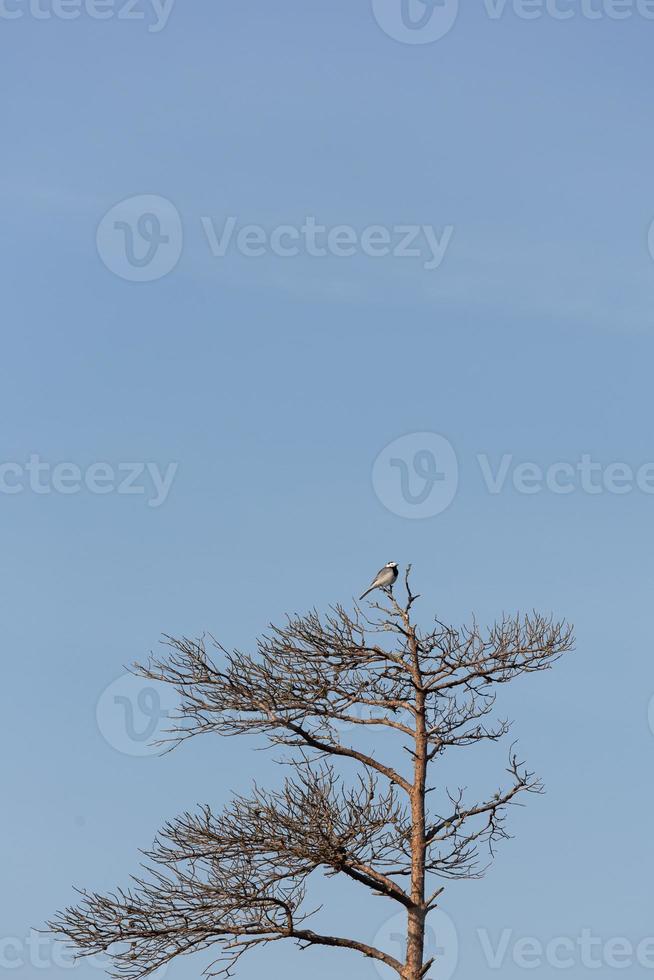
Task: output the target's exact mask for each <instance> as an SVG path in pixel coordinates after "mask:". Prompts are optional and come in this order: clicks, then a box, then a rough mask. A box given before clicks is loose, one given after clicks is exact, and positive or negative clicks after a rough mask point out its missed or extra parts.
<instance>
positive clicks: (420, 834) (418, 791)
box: [403, 635, 427, 980]
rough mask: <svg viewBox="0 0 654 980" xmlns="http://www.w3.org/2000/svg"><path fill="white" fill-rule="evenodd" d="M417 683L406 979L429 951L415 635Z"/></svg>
mask: <svg viewBox="0 0 654 980" xmlns="http://www.w3.org/2000/svg"><path fill="white" fill-rule="evenodd" d="M410 642H411V647H412V654H413V668H414V680H415V682H416V700H415V707H416V737H415V747H414V752H415V758H414V778H413V787H412V790H411V815H412V824H413V826H412V834H411V900H412V901H413V903H414V908H413V909H410V910H409V921H408V934H407V953H406V972H405V977H404V978H403V980H422V975H423V973H422V971H423V964H424V949H425V918H426V910H425V853H426V843H425V795H426V794H425V788H426V780H427V732H426V719H425V694H424V691H423V679H422V672H421V670H420V659H419V652H418V644H417V641H416V638H415V636H414V635H412V636H411V640H410Z"/></svg>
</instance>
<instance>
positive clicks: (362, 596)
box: [359, 585, 377, 602]
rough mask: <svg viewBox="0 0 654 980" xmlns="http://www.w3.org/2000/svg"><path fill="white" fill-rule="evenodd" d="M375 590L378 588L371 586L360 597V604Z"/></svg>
mask: <svg viewBox="0 0 654 980" xmlns="http://www.w3.org/2000/svg"><path fill="white" fill-rule="evenodd" d="M375 588H377V586H375V585H371V586H370V588H369V589H366V591H365V592H364V593H363V595H360V596H359V602H361V600H362V599H365V597H366V596H367V595H368V593H369V592H372V591H373V589H375Z"/></svg>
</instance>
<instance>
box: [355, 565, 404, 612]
mask: <svg viewBox="0 0 654 980" xmlns="http://www.w3.org/2000/svg"><path fill="white" fill-rule="evenodd" d="M396 578H397V562H396V561H389V562H386V564H385V565H384V567H383V568H380V570H379V571H378V572H377V574H376V575H375V578H374V581H373V583H372V585H371V586H370V588H369V589H366V591H365V592H364V593H363V595H362V596H359V602H361V600H362V599H365V597H366V596H367V595H368V593H369V592H372V590H373V589H390V588H392V586H393V584H394V582H395V579H396Z"/></svg>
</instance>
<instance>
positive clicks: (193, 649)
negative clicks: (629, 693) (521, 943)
mask: <svg viewBox="0 0 654 980" xmlns="http://www.w3.org/2000/svg"><path fill="white" fill-rule="evenodd" d="M409 571H410V568H409V569H407V573H406V576H405V589H406V599H405V600H403V604H400V602H399V601H398V600H397V599H396V598H395V597H394V596H393V593H392V591H390V590H387V591H386V593H385V597H384V599H383V600H382V602H381V603H379V602H371V603H370V605H369V611H368V612H367V613H364V612H363V611H362V610H361V608H360V607H359V606H355V608H354V611H353V612H352V613H349V612H347V611H346V610H345V609H344V608H343V607H342V606H340V605H339V606H336V607H334V608H332V609H331V610H330V612H329V613H328V615H326V616H322V617H321V616H320V615H319V614H318V613H317V612H315V611H314V612H311V613H309V614H308V615H305V616H298V615H294V616H292V617H290V618H289V619H288V620H287V623H286V625H285V626H283V627H271V629H270V631H269V633H268V634H267V635H265V636H263V637H262V638H261V639H260V640H259V642H258V649H257V652H256V654H255V655H250V654H246V653H241V652H239V651H234V652H229V651H227V650H226V649H224V647H222V646H221V645H220V644H219V643H217V642H216V641H215V640H213V641H212V644H213V645H214V646H215V650H216V651H217V655H216V654H214V656H213V657H211V656H210V655H209V653H208V652H207V649H206V645H205V641H204V640H203V639H201V640H191V639H187V638H182V639H173V638H170V637H167V638H166V644H167V650H166V654H165V655H164V656H162V657H156V658H151V659H150V660H149V662H148V663H147V664H146V665H143V666H141V665H135V667H134V668H133V669H134V671H135V673H137V674H138V675H140V676H141V677H143V678H148V679H150V680H153V681H162V682H165V683H167V684H171V685H173V686H174V687H175V688H176V689H177V692H178V694H179V697H180V708H179V713H178V715H177V716H176V717H175V718H174V719H173V721H172V728H171V730H170V732H169V740H170V742H171V744H170V746H169V748H172V747H175V745H177V744H179V743H180V742H182V741H185V740H186V739H188V738H190V737H192V736H195V735H199V734H202V733H204V732H217V733H219V734H221V735H240V734H244V733H259V734H262V735H265V736H267V739H268V740H269V743H271V744H273V745H281V746H285V747H287V748H288V749H290V750H291V752H290V758H286V759H285V760H284V761H286V762H287V764H288V765H289V766H290V767H291V772H290V775H289V778H287V779H286V781H285V782H284V785H283V786H282V788H281V789H277V790H275V791H268V790H265V789H261V788H259V787H258V786H256V785H255V787H254V789H253V791H252V794H251V795H250V796H248V797H245V796H237V797H236V798H234V799H233V801H232V802H231V804H230V805H229V806H227V808H226V809H225V810H224V811H223V812H222V813H220V814H215V813H214V812H213V811H212V810H211V808H210V807H209V806H202V807H200V808H199V809H198V810H197V811H195V812H186V813H183V814H182V815H181V816H180V817H178V818H177V819H175V820H173V821H172V822H169V823H166V824H165V825H164V827H163V829H162V830H161V831H160V833H159V835H158V837H157V839H156V840H155V842H154V844H153V846H152V848H151V849H150V850H149V851H147V852H146V855H147V857H148V859H149V862H150V863H149V865H147V866H146V869H145V871H144V872H143V874H142V876H139V877H134V878H133V879H132V883H131V885H130V887H129V888H127V889H126V890H123V889H120V890H118V891H117V892H115V893H113V894H109V895H101V894H98V893H96V892H88V891H86V890H82V891H80V893H79V894H80V896H81V900H80V903H79V905H78V906H77V907H72V908H67V909H65V910H64V911H63V912H60V913H58V914H57V915H56V917H55V918H54V920H53V921H52V922H50V923H48V926H49V928H50V929H51V930H52V931H53V932H55V933H57V934H58V935H62V936H65V937H66V938H67V939H68V940H69V941H70V942H71V943H72V944H73V945H74V946H75V947H76V949H77V951H78V955H79V956H89V955H93V954H96V953H99V952H108V953H110V955H111V956H112V975H113V976H116V977H122V978H125V980H136V978H139V977H144V976H147V975H148V974H149V973H151V972H153V971H154V970H155V969H156V968H157V967H159V966H161V965H163V964H164V963H167V962H168V961H170V960H171V959H173V958H174V957H176V956H179V955H181V954H184V953H191V952H194V951H198V950H203V949H206V948H208V947H211V946H214V945H217V946H218V948H219V951H220V952H219V955H218V958H217V959H216V960H215V961H214V963H213V964H212V965H211V967H209V968H208V970H207V973H208V974H209V975H210V976H216V975H218V974H220V973H222V974H224V975H225V976H229V975H231V974H232V972H233V968H234V966H235V964H236V963H237V961H238V960H239V958H240V957H241V956H242V955H243V953H245V952H246V951H247V950H249V949H251V948H253V947H255V946H258V945H261V944H266V943H270V942H273V941H278V940H282V939H291V940H295V941H296V942H297V943H298V944H299V945H300V946H301V947H303V948H306V947H308V946H323V947H337V948H338V947H340V948H344V949H349V950H356V951H358V952H359V953H361V954H363V955H364V956H366V957H370V958H373V959H375V960H377V961H379V962H381V963H384V964H386V965H387V966H388V967H390V968H391V969H392V970H394V971H395V972H396V974H397V975H398V976H399V977H400V978H402V980H421V978H423V977H426V976H427V975H428V973H429V970H430V968H431V966H432V965H433V963H434V960H433V959H432V960H428V961H425V952H424V939H425V923H426V920H427V917H428V916H429V913H430V912H431V911H432V910H433V909H434V908H436V906H437V903H438V900H439V897H440V895H441V893H442V891H443V889H444V887H445V886H444V885H443V884H442V882H443V881H444V880H448V879H460V878H478V877H480V876H481V875H482V874H483V873H484V871H485V866H484V865H482V864H480V863H479V853H480V848H481V847H482V845H483V846H484V850H485V849H486V848H488V849H489V852H490V855H491V856H492V854H493V847H494V844H495V843H496V842H497V841H499V840H501V839H503V838H506V837H507V836H508V832H507V829H506V825H505V820H506V815H507V813H506V811H507V808H508V807H509V806H510V805H512V804H514V803H515V802H516V801H517V798H518V797H520V796H522V794H524V793H540V792H542V784H541V782H540V780H539V779H538V778H537V777H536V776H535V775H534V774H533V773H532V772H530V771H529V770H528V769H527V768H526V767H525V766H524V764H523V763H521V762H520V761H519V760H518V757H517V755H516V753H515V751H514V750H513V748H511V750H510V753H509V763H508V769H507V772H508V777H509V778H508V781H507V783H506V785H505V786H504V787H503V788H500V789H499V790H498V791H497V792H496V793H495V794H494V795H493V796H492V797H491V798H490V799H481V800H475V801H471V802H466V801H465V799H464V794H463V791H461V790H458V791H456V792H448V793H447V795H446V798H445V800H444V802H443V806H442V807H440V808H439V809H441V810H442V812H435V811H434V809H432V807H431V806H429V805H428V803H429V802H430V800H431V798H430V797H428V794H429V792H430V789H431V775H432V771H433V769H434V766H435V765H436V763H437V762H438V760H439V759H440V758H441V757H442V756H443V754H444V753H445V752H447V751H448V750H449V749H451V748H453V747H465V746H473V745H476V744H478V743H482V742H484V741H492V742H496V741H498V740H500V739H502V738H503V737H504V736H506V735H507V733H508V731H509V727H510V726H509V723H508V722H507V721H505V720H496V719H494V714H495V711H494V704H495V690H494V689H495V687H496V685H498V684H505V683H507V682H508V681H510V680H513V679H514V678H516V677H518V676H520V675H522V674H530V673H536V672H538V671H542V670H547V669H548V668H550V667H551V665H552V664H553V663H554V661H556V660H557V659H558V658H559V657H560V656H561V655H562V654H564V653H565V652H567V651H569V650H570V649H572V642H573V638H572V631H571V628H570V627H569V626H568V625H567V624H566V623H559V622H554V621H552V620H551V619H548V618H544V617H542V616H541V615H539V614H536V613H534V614H532V615H529V616H524V617H522V616H514V617H503V618H502V619H501V621H499V622H497V623H495V624H494V625H493V626H492V627H491V628H490V629H488V630H481V629H480V628H479V627H478V626H477V624H476V623H475V622H473V623H472V625H470V626H467V627H463V628H460V629H455V628H453V627H450V626H446V625H444V624H443V623H441V622H440V621H438V620H435V621H434V625H433V626H432V627H431V628H430V629H429V630H427V631H423V630H421V629H420V628H419V627H418V625H417V624H416V623H415V622H414V617H413V605H414V603H415V601H416V600H417V599H418V598H419V596H417V595H415V594H414V593H413V592H412V590H411V585H410V580H409ZM346 726H347V730H348V737H346ZM381 729H384V730H385V731H386V732H387V733H388V735H389V736H390V737H391V738H392V740H397V742H398V744H399V745H400V746H401V747H402V748H403V749H404V751H405V752H406V756H403V757H402V758H406V759H407V760H408V761H407V764H398V763H397V762H396V761H395V759H394V758H393V759H389V758H386V759H385V761H382V759H381V758H380V757H379V753H378V751H377V747H376V746H373V747H372V748H370V747H368V745H367V744H362V743H365V739H366V736H367V735H369V733H370V732H374V733H376V734H378V733H379V732H380V730H381ZM352 732H356V733H357V737H356V738H353V737H350V736H351V734H352ZM377 741H379V739H377ZM397 754H398V753H396V755H397ZM352 765H354V767H355V771H356V773H357V775H356V777H355V779H354V781H350V782H348V781H347V779H344V778H343V777H344V775H346V773H345V772H344V768H345V769H346V768H348V767H351V766H352ZM318 869H321V870H322V871H323V872H324V873H326V874H328V875H343V876H345V877H346V878H348V879H350V880H351V881H353V882H356V883H358V884H359V885H361V887H362V888H365V889H368V890H369V891H370V892H372V893H373V894H374V895H378V896H383V897H385V898H386V899H388V900H390V901H391V902H394V903H396V904H397V906H398V907H400V908H401V909H403V910H404V912H405V913H406V922H407V935H406V938H407V943H406V956H405V958H404V960H403V961H402V962H400V960H398V959H397V958H396V957H394V956H392V955H390V953H388V952H386V951H384V950H381V949H377V948H375V947H373V946H371V945H370V944H368V943H367V942H363V941H361V940H360V939H355V938H346V937H341V936H334V935H330V934H327V933H321V932H316V931H314V930H313V929H312V928H310V926H309V925H308V924H307V920H308V919H309V917H310V916H311V915H312V914H313V913H312V912H311V911H307V909H306V907H305V893H306V890H307V885H308V883H309V879H310V877H311V875H312V873H313V872H316V871H317V870H318ZM436 975H437V974H436Z"/></svg>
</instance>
